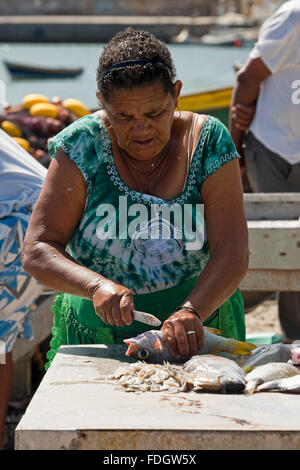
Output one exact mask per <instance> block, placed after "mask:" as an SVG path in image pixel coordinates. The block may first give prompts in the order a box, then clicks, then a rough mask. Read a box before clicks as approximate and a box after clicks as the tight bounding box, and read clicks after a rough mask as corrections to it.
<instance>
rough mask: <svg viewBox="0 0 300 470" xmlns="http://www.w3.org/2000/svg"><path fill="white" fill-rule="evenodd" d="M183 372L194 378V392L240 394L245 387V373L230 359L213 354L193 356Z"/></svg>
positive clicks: (184, 366)
mask: <svg viewBox="0 0 300 470" xmlns="http://www.w3.org/2000/svg"><path fill="white" fill-rule="evenodd" d="M183 370H184V371H186V372H189V373H190V374H192V376H193V377H195V379H194V384H193V390H194V391H199V390H205V391H209V392H221V393H240V392H243V391H244V389H245V386H246V381H245V376H246V372H245V371H244V370H243V369H242V368H241V367H240V366H238V365H237V364H236V363H235V362H234V361H232V360H231V359H227V358H225V357H220V356H216V355H214V354H203V355H200V356H198V355H197V356H193V357H192V358H191V359H190V360H189V361H187V362H186V363H185V364H184V365H183Z"/></svg>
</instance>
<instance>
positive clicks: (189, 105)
mask: <svg viewBox="0 0 300 470" xmlns="http://www.w3.org/2000/svg"><path fill="white" fill-rule="evenodd" d="M232 90H233V87H228V88H219V89H216V90H209V91H202V92H199V93H192V94H188V95H183V96H181V97H180V98H179V101H178V107H179V109H180V110H181V111H193V112H195V113H199V114H209V115H211V116H215V117H216V118H218V119H220V121H222V122H223V123H224V124H225V125H226V126H228V121H229V107H230V103H231V96H232Z"/></svg>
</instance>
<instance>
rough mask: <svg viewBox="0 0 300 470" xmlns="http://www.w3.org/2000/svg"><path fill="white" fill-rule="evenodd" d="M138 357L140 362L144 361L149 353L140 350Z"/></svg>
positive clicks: (145, 350)
mask: <svg viewBox="0 0 300 470" xmlns="http://www.w3.org/2000/svg"><path fill="white" fill-rule="evenodd" d="M138 357H139V359H141V360H143V361H144V360H145V359H148V357H149V351H148V350H147V349H141V350H140V351H139V353H138Z"/></svg>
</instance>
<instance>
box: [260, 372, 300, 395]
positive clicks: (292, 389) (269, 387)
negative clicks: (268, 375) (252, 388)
mask: <svg viewBox="0 0 300 470" xmlns="http://www.w3.org/2000/svg"><path fill="white" fill-rule="evenodd" d="M257 390H258V391H259V392H265V391H271V392H289V393H300V374H296V375H294V376H292V377H286V378H284V379H278V380H271V381H270V382H266V383H264V384H262V385H259V386H258V387H257Z"/></svg>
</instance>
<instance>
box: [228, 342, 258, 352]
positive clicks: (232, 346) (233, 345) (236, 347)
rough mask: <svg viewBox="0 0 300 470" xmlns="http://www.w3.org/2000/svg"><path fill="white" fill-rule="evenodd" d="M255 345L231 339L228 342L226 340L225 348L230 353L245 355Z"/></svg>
mask: <svg viewBox="0 0 300 470" xmlns="http://www.w3.org/2000/svg"><path fill="white" fill-rule="evenodd" d="M256 347H257V346H256V344H252V343H247V342H246V341H238V340H236V339H231V340H230V342H228V348H226V351H227V352H230V353H231V354H236V355H237V356H247V355H248V354H249V353H250V352H251V351H252V350H253V349H255V348H256Z"/></svg>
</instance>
